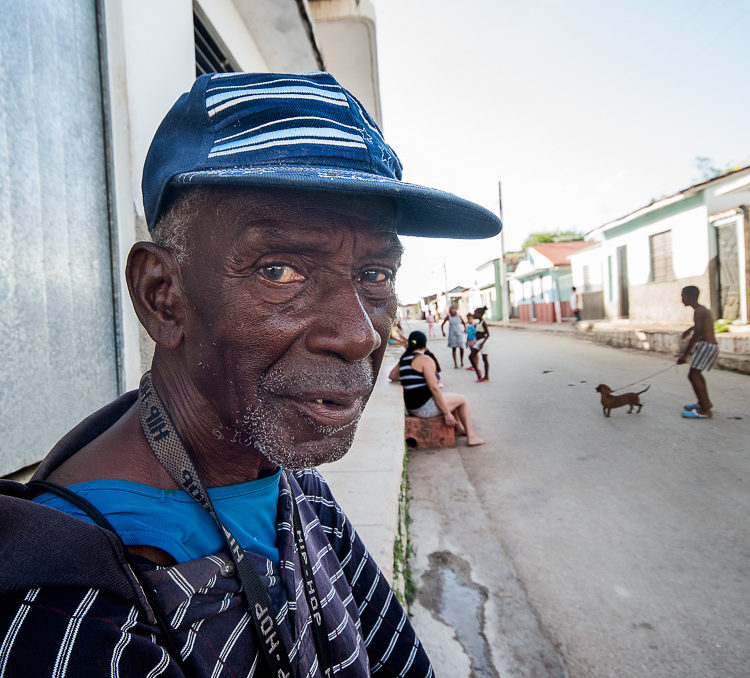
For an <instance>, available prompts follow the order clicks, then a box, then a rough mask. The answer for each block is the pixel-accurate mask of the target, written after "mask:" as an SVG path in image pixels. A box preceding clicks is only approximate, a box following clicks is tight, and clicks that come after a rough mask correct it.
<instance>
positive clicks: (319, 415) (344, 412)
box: [288, 394, 362, 428]
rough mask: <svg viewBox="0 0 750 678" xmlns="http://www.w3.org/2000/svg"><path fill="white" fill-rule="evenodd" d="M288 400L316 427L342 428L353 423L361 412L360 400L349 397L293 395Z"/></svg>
mask: <svg viewBox="0 0 750 678" xmlns="http://www.w3.org/2000/svg"><path fill="white" fill-rule="evenodd" d="M288 399H289V400H290V401H291V402H292V403H293V404H294V405H295V406H296V407H297V408H298V409H299V410H301V411H302V413H303V414H304V415H305V416H306V417H307V418H308V419H311V420H312V421H313V422H314V423H315V424H317V425H318V426H330V427H334V428H342V427H344V426H348V425H350V424H352V423H354V422H355V421H356V420H357V419H358V418H359V415H360V413H361V412H362V399H361V398H352V397H351V396H350V395H348V396H344V395H336V396H331V395H320V394H309V395H295V396H293V397H288Z"/></svg>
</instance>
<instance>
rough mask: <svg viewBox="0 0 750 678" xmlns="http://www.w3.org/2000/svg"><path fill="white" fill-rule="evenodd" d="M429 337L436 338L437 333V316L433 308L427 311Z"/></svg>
mask: <svg viewBox="0 0 750 678" xmlns="http://www.w3.org/2000/svg"><path fill="white" fill-rule="evenodd" d="M426 320H427V336H428V337H436V336H437V332H436V331H435V314H434V313H433V312H432V308H428V309H427V318H426Z"/></svg>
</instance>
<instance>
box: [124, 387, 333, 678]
mask: <svg viewBox="0 0 750 678" xmlns="http://www.w3.org/2000/svg"><path fill="white" fill-rule="evenodd" d="M138 418H139V420H140V422H141V428H142V429H143V433H144V435H145V436H146V440H147V441H148V444H149V445H150V446H151V449H152V451H153V453H154V455H155V456H156V458H157V459H158V460H159V463H160V464H161V465H162V466H163V467H164V469H165V470H166V471H167V473H169V475H170V476H171V477H172V480H174V481H175V483H177V485H178V486H180V487H182V488H183V489H184V490H185V491H186V492H187V493H188V494H189V495H190V496H191V497H192V498H193V499H194V500H195V501H197V502H198V503H199V504H200V505H201V506H202V507H203V508H204V509H206V511H208V512H209V513H210V514H211V517H212V518H213V519H214V520H215V521H216V524H217V525H218V526H219V530H220V531H221V533H222V534H223V535H224V539H225V540H226V542H227V545H228V547H229V553H230V555H231V557H232V561H233V562H234V565H235V568H236V572H237V575H238V576H239V578H240V581H241V582H242V587H243V589H244V591H245V597H246V598H247V602H248V608H249V614H250V617H251V619H252V621H253V625H254V627H255V631H256V634H257V637H258V640H259V645H260V647H261V648H262V651H263V655H264V657H265V659H266V663H267V665H268V668H269V669H270V670H271V674H270V675H272V676H274V678H291V676H292V675H293V674H292V667H291V663H290V661H289V655H288V653H287V651H286V650H285V649H284V646H283V643H282V640H281V633H280V632H279V628H278V625H277V624H276V619H275V618H274V614H273V608H272V607H271V600H270V598H269V597H268V592H267V591H266V589H265V587H264V586H263V583H262V582H261V580H260V577H259V576H258V574H257V573H256V572H255V568H253V566H252V564H251V563H250V560H249V558H247V557H246V556H245V553H244V551H243V550H242V547H241V546H240V545H239V543H238V542H237V540H236V539H235V538H234V537H233V536H232V533H231V532H230V531H229V530H228V529H227V528H226V527H225V526H224V525H223V524H222V522H221V521H220V520H219V517H218V516H217V515H216V511H215V509H214V506H213V504H212V503H211V499H210V498H209V496H208V492H206V489H205V488H204V486H203V482H202V481H201V479H200V476H199V475H198V471H197V469H196V468H195V464H194V463H193V460H192V459H191V458H190V455H189V454H188V451H187V449H186V448H185V444H184V443H183V442H182V439H181V438H180V435H179V433H178V432H177V429H176V427H175V425H174V423H173V422H172V418H171V417H170V416H169V412H167V408H166V407H165V406H164V403H163V402H162V399H161V398H160V397H159V394H158V393H157V392H156V389H155V388H154V385H153V382H152V381H151V372H146V374H144V375H143V378H142V379H141V385H140V388H139V389H138ZM292 512H293V520H294V541H295V543H296V545H297V550H298V551H299V556H300V563H301V564H302V577H303V579H304V583H305V587H304V588H305V597H306V598H307V604H308V606H309V608H310V614H311V616H312V625H313V637H314V639H315V645H316V649H317V655H318V665H319V667H320V671H321V673H322V674H323V675H324V676H326V678H332V676H333V669H332V664H331V659H330V650H329V646H328V634H327V632H326V629H325V624H324V621H323V615H322V608H321V604H320V596H319V595H318V589H317V587H316V585H315V579H314V578H313V572H312V566H311V564H310V559H309V557H308V554H307V546H306V545H305V535H304V531H303V529H302V524H301V521H300V517H299V511H298V509H297V502H296V501H295V499H294V497H292Z"/></svg>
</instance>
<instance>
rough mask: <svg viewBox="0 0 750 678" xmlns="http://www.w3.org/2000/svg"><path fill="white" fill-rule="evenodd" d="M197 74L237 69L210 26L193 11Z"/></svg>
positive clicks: (230, 71)
mask: <svg viewBox="0 0 750 678" xmlns="http://www.w3.org/2000/svg"><path fill="white" fill-rule="evenodd" d="M193 37H194V39H195V76H196V77H198V76H199V75H203V74H204V73H233V72H234V71H236V70H237V69H236V68H235V66H234V64H232V62H231V61H230V59H229V58H228V57H227V56H226V54H225V53H224V50H222V48H221V47H220V46H219V44H218V42H217V41H216V40H215V39H214V37H213V36H212V35H211V32H210V31H209V29H208V26H206V24H205V23H204V22H203V21H201V19H200V17H199V16H198V15H196V14H195V13H193Z"/></svg>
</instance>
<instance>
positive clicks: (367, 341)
mask: <svg viewBox="0 0 750 678" xmlns="http://www.w3.org/2000/svg"><path fill="white" fill-rule="evenodd" d="M314 313H315V316H316V320H315V323H314V325H313V326H312V327H311V328H310V329H309V330H308V333H307V338H306V346H307V349H308V350H309V351H312V352H313V353H335V354H336V355H338V356H339V357H341V358H343V359H344V360H347V361H349V362H354V361H356V360H362V359H363V358H366V357H367V356H369V355H370V354H371V353H372V352H373V351H375V350H376V349H377V348H378V347H379V346H380V344H381V343H382V340H381V338H380V335H379V334H378V333H377V332H376V331H375V328H374V327H373V324H372V321H371V320H370V316H369V314H368V313H367V311H366V310H365V307H364V306H363V305H362V301H361V299H360V298H359V294H358V293H357V289H356V286H355V284H354V282H353V281H350V282H348V283H341V284H338V285H336V287H335V288H333V289H329V290H328V291H327V293H326V294H325V300H321V302H320V304H319V307H318V308H317V309H315V310H314Z"/></svg>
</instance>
